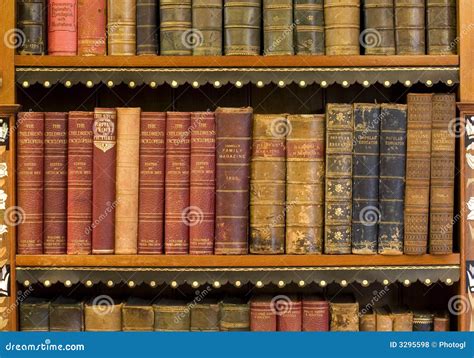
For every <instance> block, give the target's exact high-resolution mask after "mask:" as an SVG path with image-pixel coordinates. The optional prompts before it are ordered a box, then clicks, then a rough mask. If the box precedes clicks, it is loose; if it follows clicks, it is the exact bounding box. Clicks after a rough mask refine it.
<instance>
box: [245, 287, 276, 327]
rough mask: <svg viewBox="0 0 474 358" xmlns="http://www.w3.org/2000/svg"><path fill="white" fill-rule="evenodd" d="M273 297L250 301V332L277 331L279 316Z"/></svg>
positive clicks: (260, 297) (256, 298)
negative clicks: (274, 306)
mask: <svg viewBox="0 0 474 358" xmlns="http://www.w3.org/2000/svg"><path fill="white" fill-rule="evenodd" d="M272 304H273V301H272V297H271V296H266V295H265V296H256V297H253V298H252V299H251V300H250V330H251V331H257V332H274V331H276V330H277V315H276V311H275V309H274V308H273V306H272Z"/></svg>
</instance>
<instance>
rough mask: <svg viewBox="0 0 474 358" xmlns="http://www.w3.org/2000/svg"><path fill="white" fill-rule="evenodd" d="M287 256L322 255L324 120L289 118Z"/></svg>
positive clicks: (318, 117) (313, 116) (319, 117)
mask: <svg viewBox="0 0 474 358" xmlns="http://www.w3.org/2000/svg"><path fill="white" fill-rule="evenodd" d="M288 121H289V124H290V127H289V128H291V131H290V132H289V133H288V136H287V138H286V168H287V170H286V202H287V205H286V253H287V254H321V253H322V250H323V231H324V175H325V174H324V154H325V135H326V134H325V125H326V121H325V117H324V115H323V114H299V115H290V116H288Z"/></svg>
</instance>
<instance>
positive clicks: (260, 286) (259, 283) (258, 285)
mask: <svg viewBox="0 0 474 358" xmlns="http://www.w3.org/2000/svg"><path fill="white" fill-rule="evenodd" d="M255 286H257V287H258V288H262V287H263V282H262V281H257V283H256V284H255Z"/></svg>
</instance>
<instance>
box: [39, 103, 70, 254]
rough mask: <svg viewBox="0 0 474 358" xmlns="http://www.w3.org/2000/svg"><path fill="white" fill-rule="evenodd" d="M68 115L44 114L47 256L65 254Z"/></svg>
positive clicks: (44, 235)
mask: <svg viewBox="0 0 474 358" xmlns="http://www.w3.org/2000/svg"><path fill="white" fill-rule="evenodd" d="M67 115H68V114H67V112H46V113H45V114H44V209H43V213H44V228H43V229H44V233H43V241H44V242H43V249H44V253H45V254H48V255H61V254H65V253H66V234H67V221H66V220H67V216H66V213H67Z"/></svg>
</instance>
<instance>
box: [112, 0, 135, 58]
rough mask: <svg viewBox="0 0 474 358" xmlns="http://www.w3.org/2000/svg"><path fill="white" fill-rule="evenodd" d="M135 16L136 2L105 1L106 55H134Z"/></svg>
mask: <svg viewBox="0 0 474 358" xmlns="http://www.w3.org/2000/svg"><path fill="white" fill-rule="evenodd" d="M136 14H137V2H136V0H108V1H107V52H108V55H121V56H126V55H135V51H136V24H137V15H136Z"/></svg>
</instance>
